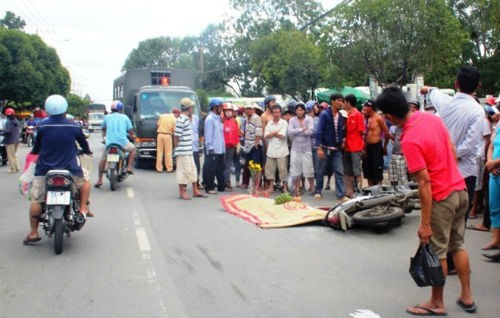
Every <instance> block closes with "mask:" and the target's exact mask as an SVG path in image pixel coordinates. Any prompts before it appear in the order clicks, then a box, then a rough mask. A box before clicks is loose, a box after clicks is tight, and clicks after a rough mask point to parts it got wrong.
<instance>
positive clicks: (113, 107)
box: [111, 100, 123, 112]
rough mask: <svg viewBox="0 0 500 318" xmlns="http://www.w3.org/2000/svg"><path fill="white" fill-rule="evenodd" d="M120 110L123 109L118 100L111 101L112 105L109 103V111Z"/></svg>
mask: <svg viewBox="0 0 500 318" xmlns="http://www.w3.org/2000/svg"><path fill="white" fill-rule="evenodd" d="M122 109H123V103H122V102H120V101H119V100H115V101H113V103H111V110H114V111H117V112H119V111H121V110H122Z"/></svg>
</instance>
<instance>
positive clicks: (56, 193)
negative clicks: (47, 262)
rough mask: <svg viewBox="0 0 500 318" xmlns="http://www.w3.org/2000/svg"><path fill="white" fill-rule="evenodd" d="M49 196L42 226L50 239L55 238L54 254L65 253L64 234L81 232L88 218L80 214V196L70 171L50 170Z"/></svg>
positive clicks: (48, 174) (43, 212) (48, 176)
mask: <svg viewBox="0 0 500 318" xmlns="http://www.w3.org/2000/svg"><path fill="white" fill-rule="evenodd" d="M45 180H46V181H45V186H46V190H47V195H46V199H45V203H44V204H42V214H41V215H40V224H41V226H42V228H43V230H44V231H45V234H47V236H48V237H52V236H54V252H55V253H56V254H61V253H62V251H63V236H64V233H66V234H67V236H68V237H69V236H70V232H73V231H79V230H80V229H81V228H82V227H83V225H84V224H85V221H86V217H85V215H84V214H81V213H80V195H79V191H78V190H77V189H76V184H75V181H74V180H73V178H72V177H71V173H70V172H69V171H68V170H50V171H49V172H48V173H47V175H46V176H45Z"/></svg>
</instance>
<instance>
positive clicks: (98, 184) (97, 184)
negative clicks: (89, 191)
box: [94, 183, 102, 188]
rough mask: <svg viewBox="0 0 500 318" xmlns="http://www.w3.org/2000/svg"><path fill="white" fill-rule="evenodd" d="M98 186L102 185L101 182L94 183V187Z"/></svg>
mask: <svg viewBox="0 0 500 318" xmlns="http://www.w3.org/2000/svg"><path fill="white" fill-rule="evenodd" d="M100 187H102V183H96V184H94V188H100Z"/></svg>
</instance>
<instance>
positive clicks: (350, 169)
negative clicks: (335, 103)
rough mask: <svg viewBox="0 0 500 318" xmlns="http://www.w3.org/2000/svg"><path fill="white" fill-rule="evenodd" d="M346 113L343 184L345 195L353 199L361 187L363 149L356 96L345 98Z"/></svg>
mask: <svg viewBox="0 0 500 318" xmlns="http://www.w3.org/2000/svg"><path fill="white" fill-rule="evenodd" d="M343 108H344V110H345V111H346V112H347V123H346V138H345V147H344V155H343V165H344V182H345V186H346V195H347V196H348V197H351V198H352V197H353V194H354V193H353V184H354V190H356V192H358V191H359V189H360V185H361V181H362V179H361V171H362V170H361V155H362V153H363V147H364V137H365V121H364V118H363V114H361V112H360V111H359V110H358V109H357V108H356V96H354V95H353V94H349V95H347V96H346V97H345V103H344V106H343Z"/></svg>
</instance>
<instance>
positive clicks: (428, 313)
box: [406, 305, 448, 316]
mask: <svg viewBox="0 0 500 318" xmlns="http://www.w3.org/2000/svg"><path fill="white" fill-rule="evenodd" d="M411 308H414V309H418V310H422V311H421V312H414V311H411V310H409V309H410V308H408V309H406V312H407V313H409V314H410V315H414V316H447V315H448V313H446V312H437V311H435V310H432V309H430V308H427V307H422V306H419V305H416V306H414V307H411Z"/></svg>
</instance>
